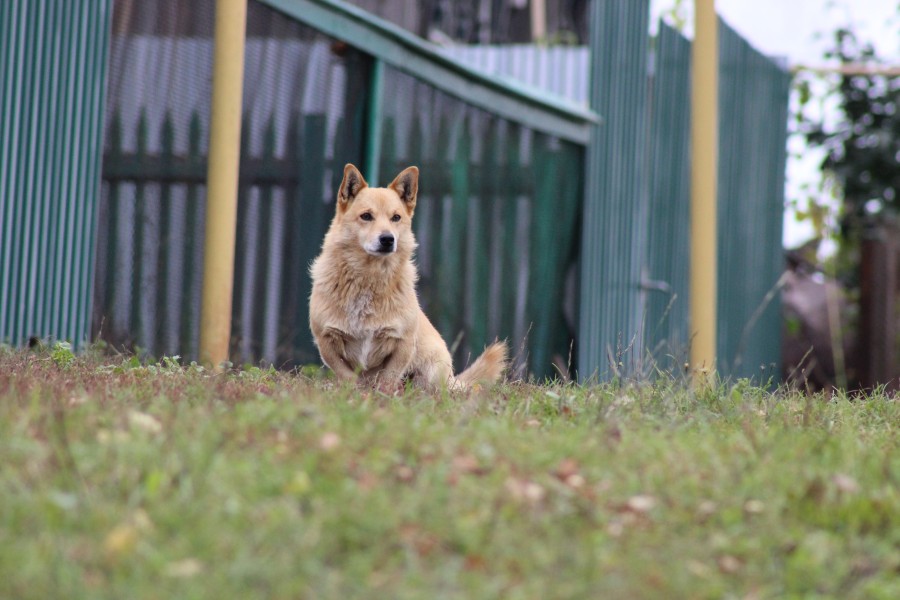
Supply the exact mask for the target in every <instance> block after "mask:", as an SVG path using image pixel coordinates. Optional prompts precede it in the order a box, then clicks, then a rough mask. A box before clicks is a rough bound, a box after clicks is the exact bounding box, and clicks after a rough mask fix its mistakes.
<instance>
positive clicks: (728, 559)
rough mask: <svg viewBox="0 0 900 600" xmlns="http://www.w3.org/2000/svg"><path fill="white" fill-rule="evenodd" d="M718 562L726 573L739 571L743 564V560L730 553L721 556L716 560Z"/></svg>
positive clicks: (721, 569) (720, 568)
mask: <svg viewBox="0 0 900 600" xmlns="http://www.w3.org/2000/svg"><path fill="white" fill-rule="evenodd" d="M716 564H718V565H719V570H720V571H721V572H723V573H725V574H726V575H731V574H733V573H737V572H738V571H739V570H740V569H741V566H742V563H741V561H740V560H739V559H738V558H736V557H734V556H731V555H730V554H725V555H723V556H720V557H719V559H718V560H717V561H716Z"/></svg>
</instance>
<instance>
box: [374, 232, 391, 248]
mask: <svg viewBox="0 0 900 600" xmlns="http://www.w3.org/2000/svg"><path fill="white" fill-rule="evenodd" d="M378 242H379V243H380V244H381V247H382V249H384V250H393V249H394V236H393V234H390V233H382V234H381V235H380V236H378Z"/></svg>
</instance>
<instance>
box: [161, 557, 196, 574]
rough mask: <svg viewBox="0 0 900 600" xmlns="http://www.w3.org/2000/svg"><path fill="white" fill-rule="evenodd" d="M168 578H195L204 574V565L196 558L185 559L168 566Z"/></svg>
mask: <svg viewBox="0 0 900 600" xmlns="http://www.w3.org/2000/svg"><path fill="white" fill-rule="evenodd" d="M164 572H165V574H166V576H167V577H193V576H194V575H199V574H200V573H202V572H203V563H202V562H200V561H199V560H197V559H196V558H185V559H184V560H177V561H175V562H170V563H169V564H167V565H166V569H165V571H164Z"/></svg>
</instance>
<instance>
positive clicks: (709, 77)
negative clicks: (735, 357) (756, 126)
mask: <svg viewBox="0 0 900 600" xmlns="http://www.w3.org/2000/svg"><path fill="white" fill-rule="evenodd" d="M694 6H695V12H694V19H695V20H694V23H695V27H694V44H693V53H692V57H691V67H692V69H693V71H692V82H691V83H692V90H693V92H692V95H691V140H692V146H691V164H692V165H693V166H692V168H691V310H690V312H691V333H692V337H693V339H692V341H691V368H692V369H694V370H695V373H697V374H698V375H701V376H702V375H703V374H706V373H712V372H713V370H714V369H715V366H716V186H717V183H716V174H717V162H718V161H717V158H718V106H719V103H718V67H719V65H718V53H719V46H718V39H717V38H718V36H717V31H716V28H717V22H716V10H715V1H714V0H696V2H695V5H694Z"/></svg>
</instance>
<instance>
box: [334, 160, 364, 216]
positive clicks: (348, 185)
mask: <svg viewBox="0 0 900 600" xmlns="http://www.w3.org/2000/svg"><path fill="white" fill-rule="evenodd" d="M368 186H369V184H368V183H366V180H365V179H363V176H362V173H360V172H359V169H357V168H356V167H355V166H353V165H351V164H350V163H347V164H346V165H344V179H343V180H341V187H340V188H339V189H338V197H337V208H338V210H339V211H340V212H344V211H345V210H347V208H348V207H349V206H350V203H351V202H353V200H354V199H355V198H356V196H357V195H358V194H359V193H360V192H361V191H363V190H364V189H366V188H367V187H368Z"/></svg>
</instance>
